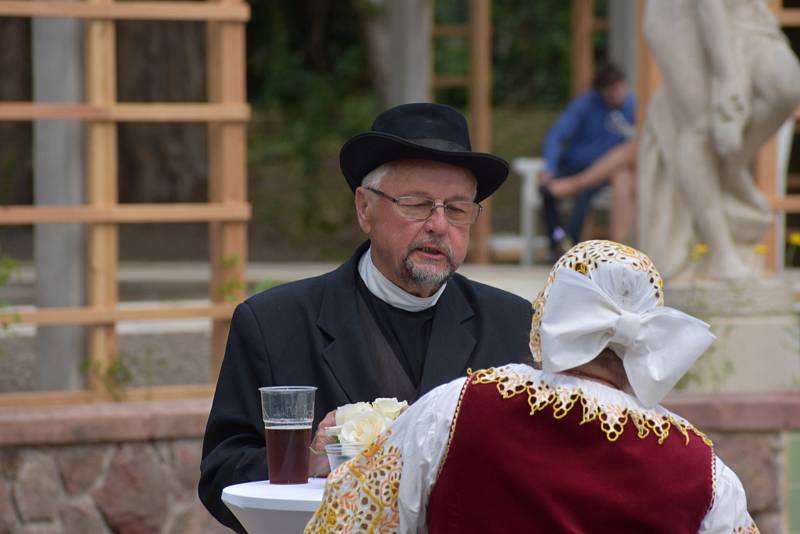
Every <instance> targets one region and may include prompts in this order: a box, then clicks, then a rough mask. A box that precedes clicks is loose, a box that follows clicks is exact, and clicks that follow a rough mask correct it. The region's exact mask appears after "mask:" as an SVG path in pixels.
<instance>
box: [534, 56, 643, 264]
mask: <svg viewBox="0 0 800 534" xmlns="http://www.w3.org/2000/svg"><path fill="white" fill-rule="evenodd" d="M635 110H636V102H635V100H634V97H633V94H632V93H631V92H630V91H629V90H628V84H627V82H626V80H625V74H624V73H623V72H622V70H620V69H619V67H616V66H615V65H613V64H607V65H604V66H602V67H600V68H599V69H598V70H597V73H596V74H595V77H594V81H593V84H592V88H591V89H589V90H588V91H586V92H584V93H582V94H580V95H578V96H577V97H576V98H575V99H574V100H573V101H572V102H570V104H569V106H567V109H566V110H564V112H563V113H562V114H561V116H560V117H559V118H558V119H557V120H556V122H555V123H554V124H553V126H552V127H551V128H550V130H549V131H548V132H547V136H546V137H545V140H544V158H545V169H544V170H543V171H542V172H541V173H540V174H539V183H540V184H541V186H542V187H541V193H542V203H543V206H542V208H543V209H542V213H543V216H544V224H545V230H546V231H547V235H548V238H549V240H550V249H551V255H552V257H553V259H554V260H555V259H557V258H558V256H560V254H561V253H562V251H563V249H562V241H563V240H564V238H566V237H568V238H569V239H570V240H571V242H572V243H577V242H578V241H580V240H581V232H582V230H583V224H584V222H585V221H586V216H587V215H588V214H589V210H590V208H591V201H592V198H593V197H594V195H595V194H596V193H597V192H598V191H600V190H601V189H602V188H603V187H604V186H605V185H607V184H608V183H611V184H612V187H613V196H614V202H613V209H612V210H611V217H612V221H611V234H612V235H611V237H612V239H616V240H624V239H626V238H627V235H626V234H627V232H628V231H629V229H630V227H631V223H632V220H633V209H634V206H633V186H634V178H635V177H634V172H633V166H632V165H631V164H630V163H632V159H631V161H628V164H626V165H614V166H613V167H608V166H605V165H604V166H601V167H600V168H601V169H603V174H602V175H600V177H599V178H600V179H599V180H598V179H592V180H590V181H591V183H590V184H588V186H587V187H586V188H581V189H578V188H567V187H565V188H564V190H561V188H559V186H558V185H557V184H556V183H554V182H558V181H559V180H560V179H562V178H567V177H572V176H574V175H576V174H578V173H581V172H583V171H586V170H588V169H590V168H592V167H593V166H594V165H595V164H597V163H599V162H600V160H601V159H602V158H603V157H604V156H606V155H607V154H608V153H609V152H611V151H612V150H613V149H614V148H617V147H619V146H621V145H626V144H627V145H629V150H628V152H630V153H631V154H635V142H634V141H633V138H634V134H635V128H634V126H633V124H634V113H635ZM615 159H617V160H619V159H624V158H615ZM597 168H598V167H594V169H597ZM573 183H575V182H573ZM573 195H574V202H573V206H572V212H571V214H570V218H569V222H568V224H567V225H566V227H565V228H562V226H561V223H560V220H559V219H560V217H559V213H558V199H559V198H564V197H566V196H573Z"/></svg>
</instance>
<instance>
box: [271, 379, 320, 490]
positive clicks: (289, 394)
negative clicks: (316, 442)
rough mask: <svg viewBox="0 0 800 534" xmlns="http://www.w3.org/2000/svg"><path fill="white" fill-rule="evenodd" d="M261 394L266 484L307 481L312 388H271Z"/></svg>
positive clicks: (314, 390) (311, 417) (312, 417)
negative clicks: (265, 448) (267, 478)
mask: <svg viewBox="0 0 800 534" xmlns="http://www.w3.org/2000/svg"><path fill="white" fill-rule="evenodd" d="M258 391H260V392H261V414H262V417H263V419H264V434H265V436H266V442H267V469H268V470H269V481H270V484H305V483H306V482H308V459H309V458H308V453H309V451H308V447H309V446H310V445H311V422H312V421H313V419H314V394H315V393H316V391H317V388H315V387H313V386H272V387H263V388H258Z"/></svg>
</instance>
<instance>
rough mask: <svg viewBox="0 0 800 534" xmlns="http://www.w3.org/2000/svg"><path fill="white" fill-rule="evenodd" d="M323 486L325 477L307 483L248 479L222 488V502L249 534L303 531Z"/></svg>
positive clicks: (319, 499)
mask: <svg viewBox="0 0 800 534" xmlns="http://www.w3.org/2000/svg"><path fill="white" fill-rule="evenodd" d="M324 488H325V479H324V478H310V479H308V484H275V485H273V484H270V483H269V482H268V481H266V480H263V481H258V482H245V483H244V484H236V485H234V486H228V487H227V488H225V489H224V490H222V502H224V503H225V505H226V506H227V507H228V508H230V510H231V511H232V512H233V515H235V516H236V519H238V520H239V522H240V523H241V524H242V526H243V527H244V528H245V529H246V530H247V532H248V533H249V534H292V533H295V532H303V528H305V526H306V523H308V520H309V519H311V515H312V514H313V513H314V511H315V510H316V509H317V508H319V505H320V503H321V502H322V492H323V490H324Z"/></svg>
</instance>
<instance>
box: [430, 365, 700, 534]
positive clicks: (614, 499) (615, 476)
mask: <svg viewBox="0 0 800 534" xmlns="http://www.w3.org/2000/svg"><path fill="white" fill-rule="evenodd" d="M480 374H481V372H479V373H476V374H475V375H473V376H472V377H471V378H470V379H469V380H468V381H467V385H466V386H465V388H464V391H463V392H462V399H461V402H460V408H459V410H458V411H457V412H456V416H455V418H454V420H453V427H452V428H451V441H450V446H449V449H448V451H447V454H446V456H445V459H444V461H443V464H442V468H441V470H440V473H439V477H438V480H437V482H436V485H435V486H434V488H433V491H432V493H431V496H430V500H429V503H428V513H427V524H428V529H429V531H430V533H431V534H439V533H449V532H453V533H456V532H457V533H460V534H464V533H471V532H475V533H484V534H485V533H491V532H503V533H510V532H515V533H516V532H520V533H522V532H525V533H536V532H541V533H547V534H553V533H562V532H563V533H567V532H569V533H593V534H596V533H606V532H608V533H615V534H620V533H636V534H643V533H647V534H653V533H660V532H663V533H669V534H679V533H692V534H696V533H697V531H698V529H699V527H700V523H701V521H702V520H703V518H704V517H705V514H706V512H707V511H708V509H709V508H710V506H711V500H712V493H713V480H714V473H713V465H714V454H713V449H712V448H711V447H710V446H709V444H707V443H705V442H704V440H703V439H701V437H700V435H699V433H694V432H692V431H691V430H689V431H688V432H686V429H683V432H681V431H680V429H679V428H677V427H675V426H674V425H673V426H672V428H671V429H669V430H670V431H669V434H668V436H666V439H664V440H663V443H661V444H659V437H658V436H657V435H656V434H658V432H652V431H651V432H649V435H647V436H645V437H639V432H638V430H639V429H637V426H636V425H634V422H633V420H632V419H633V416H634V415H635V414H628V418H627V421H626V422H625V424H624V426H623V427H619V428H618V429H617V432H614V431H613V430H612V431H611V432H610V434H609V435H607V434H606V433H605V432H604V431H603V429H602V428H601V425H602V424H603V423H602V421H603V420H604V419H605V418H604V417H603V416H602V415H601V416H598V417H597V418H595V419H594V420H591V421H587V422H585V423H584V424H581V420H582V413H583V409H584V408H583V405H582V399H581V398H580V395H579V394H577V393H576V394H574V395H573V396H572V397H569V401H570V402H572V404H567V407H566V408H565V407H564V405H563V404H562V405H560V407H559V409H557V410H556V409H554V406H553V404H554V402H553V400H552V399H553V398H554V396H551V397H550V399H551V400H550V401H549V402H546V404H547V405H546V406H543V407H542V406H539V407H538V408H541V409H539V411H536V413H534V414H533V415H531V413H530V412H531V407H532V406H534V405H536V403H535V402H534V401H531V404H530V405H529V400H528V397H529V393H530V390H528V391H526V390H525V389H522V391H519V392H518V393H517V389H519V388H517V389H515V390H514V393H513V394H512V395H513V396H510V398H507V399H504V398H503V397H502V396H501V394H500V392H499V389H498V383H477V382H479V378H480V376H479V375H480ZM495 382H496V381H495ZM529 387H532V386H531V385H530V383H529ZM507 395H508V393H507ZM538 408H537V409H538ZM556 416H560V417H561V418H557V417H556ZM641 424H643V423H642V422H641V420H639V425H641ZM661 424H663V422H661ZM656 426H657V425H656V424H652V423H651V425H650V428H651V429H652V428H653V427H656ZM661 429H664V427H663V426H662V427H657V428H656V430H661ZM607 430H608V429H607ZM618 430H622V432H621V434H620V433H619V432H618ZM684 432H685V435H684ZM642 433H643V431H642ZM662 434H663V432H662ZM617 435H618V437H617V438H616V441H611V439H613V438H614V437H615V436H617ZM687 439H688V444H687Z"/></svg>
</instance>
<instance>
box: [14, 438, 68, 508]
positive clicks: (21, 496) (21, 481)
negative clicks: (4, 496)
mask: <svg viewBox="0 0 800 534" xmlns="http://www.w3.org/2000/svg"><path fill="white" fill-rule="evenodd" d="M61 493H62V491H61V482H60V480H59V477H58V468H57V467H56V462H55V460H53V458H52V457H51V456H49V455H47V454H44V453H42V452H39V451H28V452H26V453H25V454H24V459H23V461H22V465H21V466H20V468H19V471H18V472H17V480H16V482H15V483H14V489H13V494H14V501H15V502H16V504H17V509H18V510H19V513H20V516H21V517H22V519H23V521H24V522H26V523H27V522H35V521H51V520H53V519H54V518H55V517H56V513H57V511H58V500H59V498H60V497H61Z"/></svg>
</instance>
